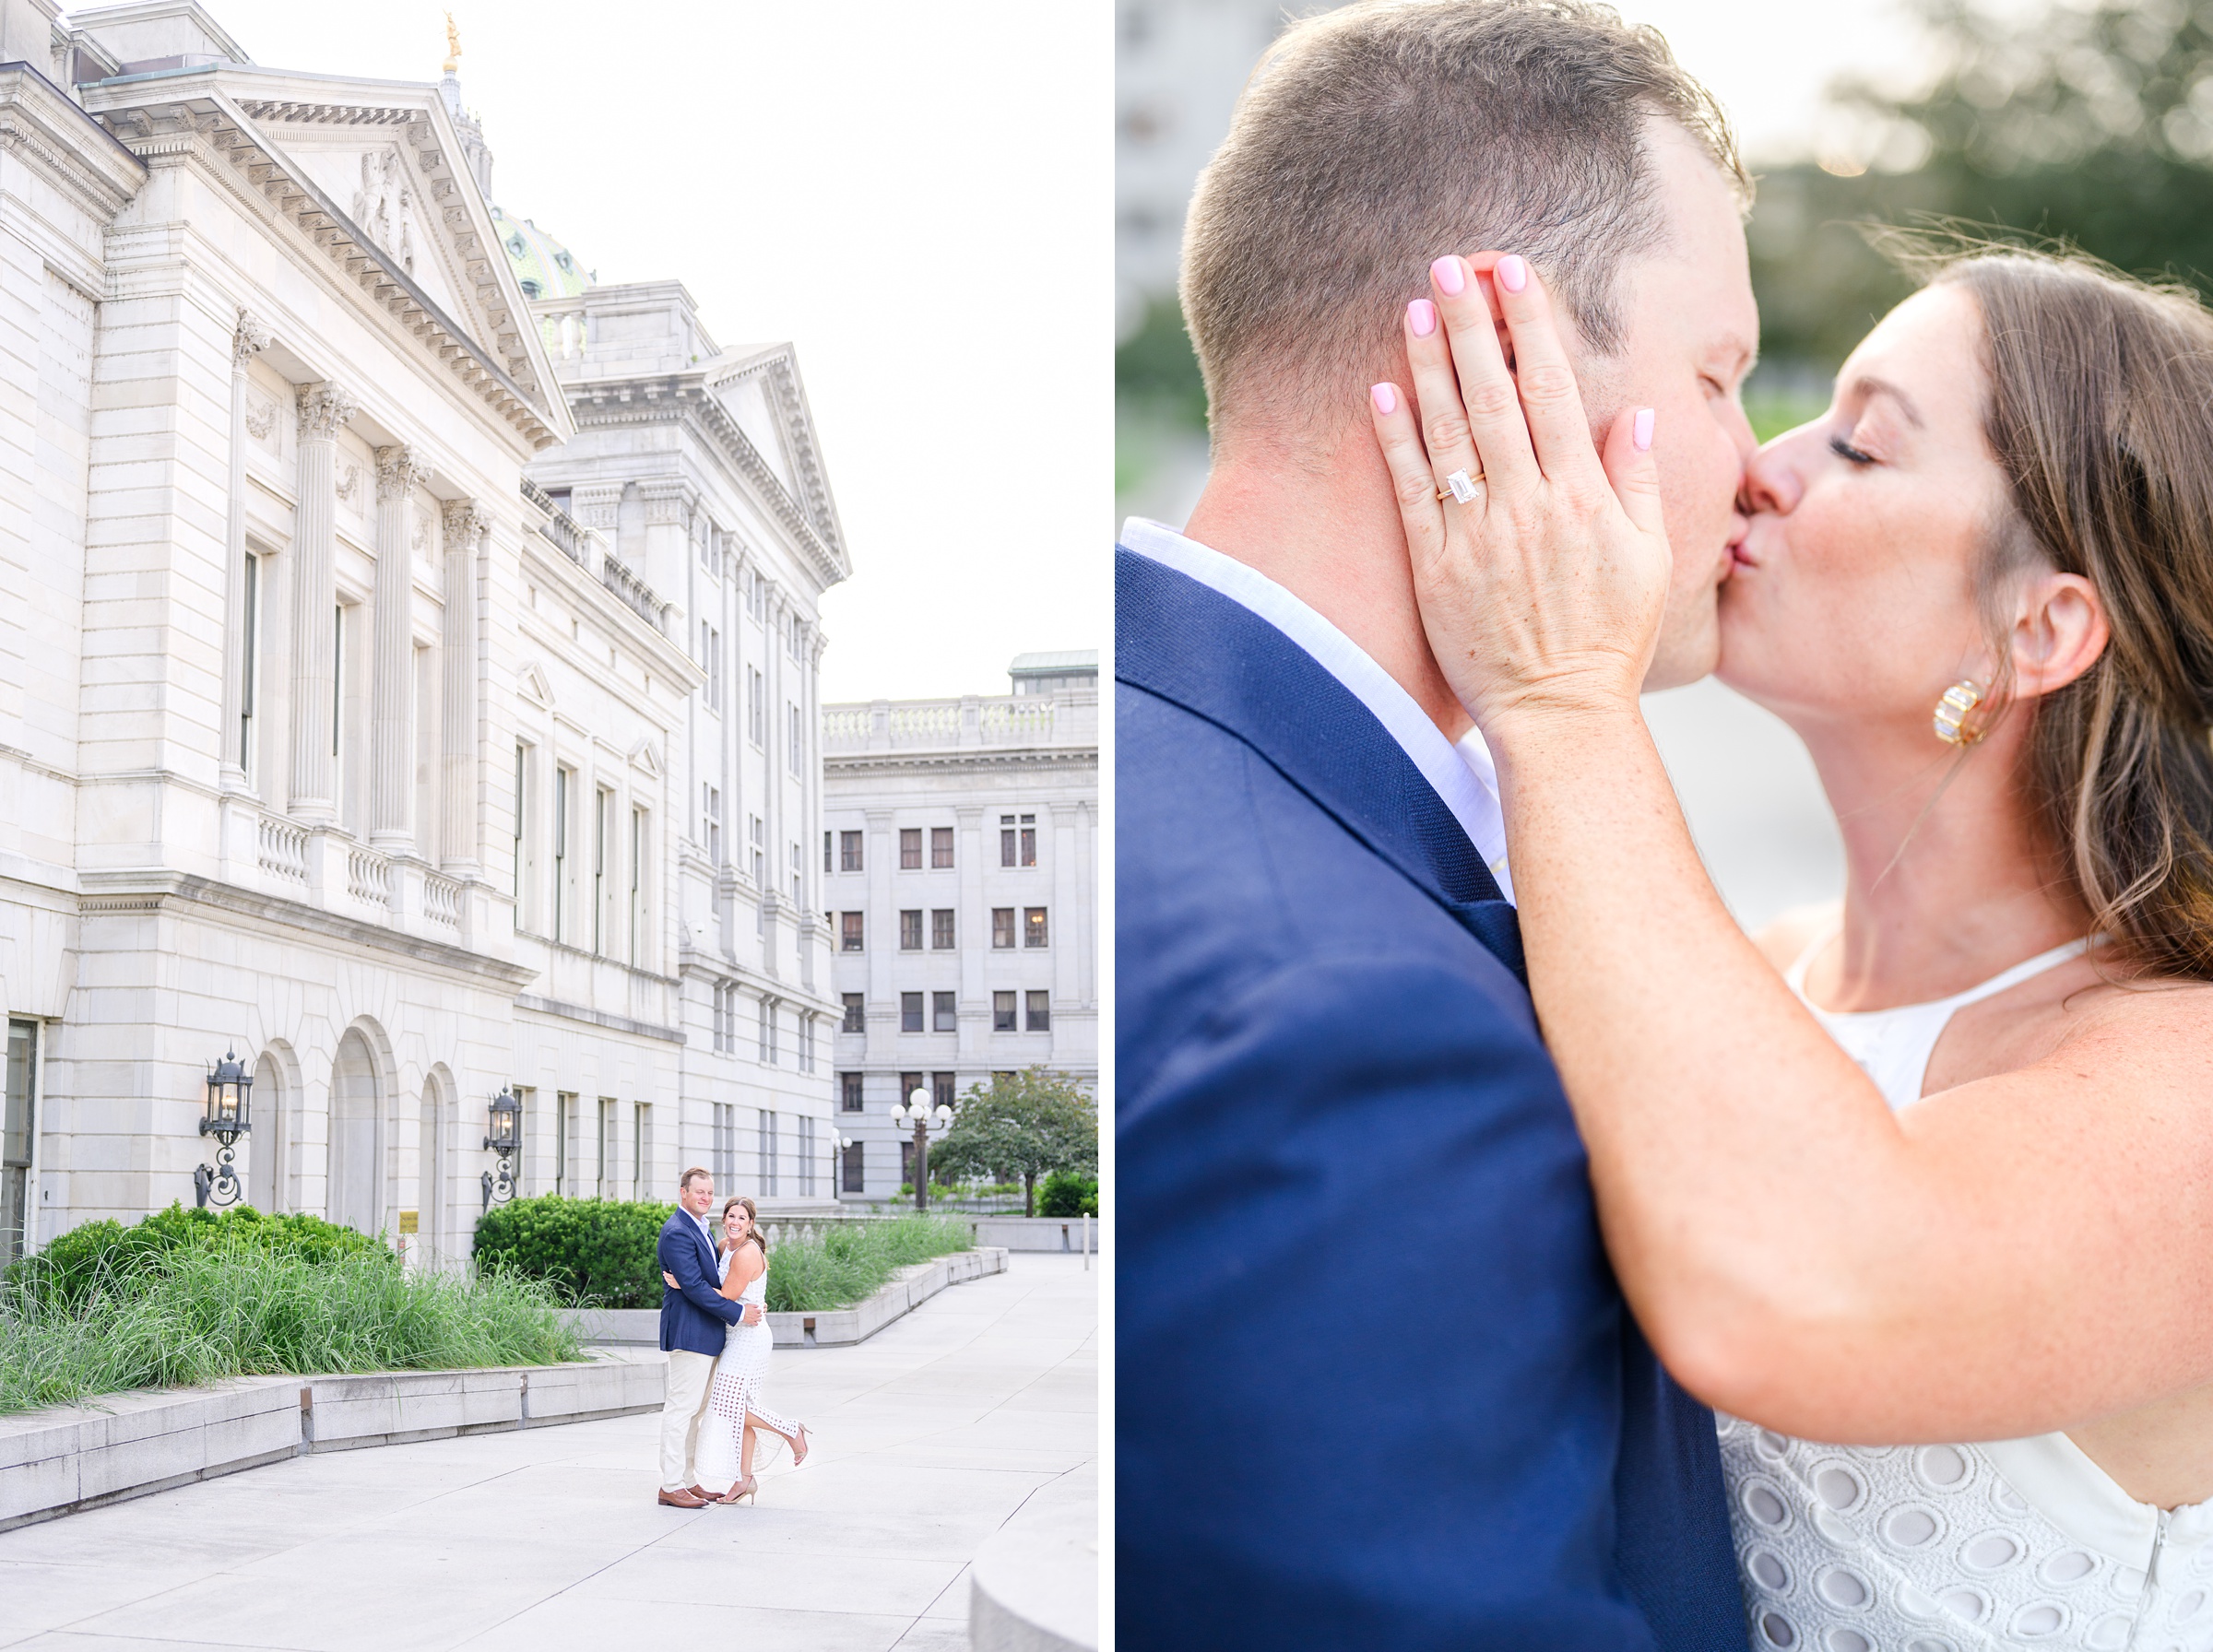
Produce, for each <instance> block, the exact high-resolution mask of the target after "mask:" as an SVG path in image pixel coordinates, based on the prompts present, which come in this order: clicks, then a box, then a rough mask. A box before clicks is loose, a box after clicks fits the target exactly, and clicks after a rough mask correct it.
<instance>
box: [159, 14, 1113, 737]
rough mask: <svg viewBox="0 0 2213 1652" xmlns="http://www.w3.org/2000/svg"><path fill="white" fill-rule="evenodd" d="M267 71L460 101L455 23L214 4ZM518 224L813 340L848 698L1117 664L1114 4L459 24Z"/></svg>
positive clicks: (717, 313)
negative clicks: (1108, 549)
mask: <svg viewBox="0 0 2213 1652" xmlns="http://www.w3.org/2000/svg"><path fill="white" fill-rule="evenodd" d="M203 4H205V5H206V6H207V10H208V12H209V14H210V15H211V16H212V17H214V18H215V19H216V20H217V21H218V22H219V23H220V24H221V25H222V26H223V27H224V28H225V29H229V30H230V31H231V35H232V37H233V38H235V39H236V40H237V41H238V42H239V44H240V46H241V47H243V49H244V50H245V51H246V53H249V54H250V55H251V56H252V57H253V58H254V61H255V62H257V63H260V64H265V65H270V66H272V67H279V68H290V69H305V70H313V71H317V72H321V73H328V74H349V75H363V76H370V77H379V78H389V79H408V80H422V81H434V80H436V79H437V78H438V77H439V72H440V64H441V63H442V61H443V60H444V55H445V24H444V9H443V7H441V6H434V5H429V4H424V3H422V0H385V4H382V5H378V6H330V5H324V4H303V3H302V0H203ZM453 9H454V13H455V18H456V21H457V22H458V24H459V25H460V29H461V45H462V57H461V67H460V80H461V89H462V98H463V101H464V102H465V103H467V105H468V106H469V108H471V109H472V110H473V111H474V112H476V113H477V114H478V115H479V117H480V118H481V119H482V121H483V123H484V135H485V138H486V140H487V142H489V143H490V145H491V151H492V156H493V171H492V185H493V193H494V194H495V195H497V196H498V198H499V204H500V206H501V207H503V209H504V210H506V211H507V212H509V213H511V214H513V215H515V216H516V217H521V218H535V219H536V220H537V221H538V224H539V225H540V226H541V227H542V228H544V229H545V230H547V232H548V233H550V234H551V235H553V236H555V237H557V238H558V239H559V240H561V241H562V242H563V243H564V244H566V245H567V246H568V247H569V248H570V249H571V251H573V252H574V254H576V255H577V257H578V258H579V259H581V260H582V261H583V263H584V265H585V266H586V267H587V268H593V269H597V270H598V274H599V278H600V279H601V280H602V281H626V280H652V279H662V278H667V277H675V278H677V279H680V280H681V281H682V282H683V283H684V285H685V286H686V287H687V288H689V289H691V292H692V296H693V297H694V298H695V299H696V300H697V301H699V305H700V309H701V312H702V314H703V317H704V321H705V323H706V325H707V328H708V330H709V331H710V332H711V333H712V334H713V335H714V336H715V338H716V342H717V343H719V344H721V345H722V346H723V347H724V348H733V347H735V346H738V345H741V344H746V343H751V342H762V341H767V340H772V339H789V340H791V341H792V342H793V343H794V344H795V345H796V346H797V347H798V350H799V371H800V373H801V375H802V377H803V378H804V379H805V381H806V385H807V395H808V400H809V403H810V405H811V407H812V409H813V413H814V418H815V423H816V428H817V431H818V433H819V435H820V437H821V441H822V451H823V458H824V464H825V467H826V470H827V474H828V477H829V480H830V486H831V489H832V491H833V492H834V494H835V496H836V499H837V507H838V513H839V517H840V519H841V520H842V522H843V524H844V525H845V532H846V548H847V549H848V550H849V552H850V553H851V557H852V561H853V569H854V572H853V577H852V578H851V579H850V580H849V581H847V582H846V584H842V585H839V586H835V587H834V588H833V589H832V590H831V591H830V593H829V594H828V596H826V597H825V598H824V599H823V603H822V619H823V625H824V628H825V629H826V630H827V631H828V632H829V635H830V643H831V646H830V650H829V653H828V654H827V655H826V656H825V657H824V659H823V662H822V674H823V694H824V698H825V699H829V700H844V699H868V698H870V697H872V696H875V695H880V694H881V695H889V696H893V697H895V698H911V697H922V696H931V695H953V694H961V693H984V694H994V693H1005V692H1006V691H1007V679H1006V666H1007V662H1008V661H1009V660H1010V659H1011V658H1012V657H1013V656H1014V655H1016V654H1020V653H1024V652H1026V651H1029V650H1033V649H1057V648H1101V649H1103V648H1104V647H1105V646H1106V645H1107V631H1108V629H1109V624H1108V618H1107V616H1108V612H1109V604H1108V598H1107V581H1106V575H1107V558H1106V556H1105V555H1104V554H1102V553H1101V551H1100V548H1099V546H1098V543H1097V539H1098V532H1097V525H1098V524H1099V523H1100V522H1101V521H1102V520H1104V519H1105V518H1106V517H1107V514H1108V512H1109V509H1110V500H1109V496H1110V493H1111V490H1112V482H1113V478H1112V476H1111V473H1110V466H1109V463H1108V455H1109V454H1110V453H1111V451H1112V446H1113V415H1112V400H1113V379H1112V374H1113V364H1112V348H1113V338H1112V332H1113V323H1112V308H1113V298H1112V262H1113V261H1112V257H1111V246H1112V236H1113V221H1112V213H1111V210H1110V208H1109V206H1108V200H1109V195H1110V185H1111V181H1112V175H1113V164H1114V162H1113V152H1112V146H1113V108H1112V92H1113V51H1114V40H1113V17H1112V8H1111V6H1109V5H1108V4H1107V0H940V3H939V4H934V5H930V6H915V5H911V4H893V3H892V0H841V3H840V4H836V5H820V4H795V3H793V0H650V3H647V0H640V3H639V4H635V5H633V6H608V5H605V4H594V5H589V6H586V5H577V4H565V3H563V0H531V3H530V4H527V5H525V4H521V3H520V0H458V3H457V4H456V5H455V6H454V8H453Z"/></svg>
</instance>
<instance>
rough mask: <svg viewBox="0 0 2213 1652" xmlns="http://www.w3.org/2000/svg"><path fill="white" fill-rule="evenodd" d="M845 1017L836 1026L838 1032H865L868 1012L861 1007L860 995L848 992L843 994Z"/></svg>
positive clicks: (867, 1026) (867, 1027) (867, 1023)
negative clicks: (837, 1026) (839, 1024)
mask: <svg viewBox="0 0 2213 1652" xmlns="http://www.w3.org/2000/svg"><path fill="white" fill-rule="evenodd" d="M843 997H844V999H845V1006H846V1019H845V1022H844V1024H843V1025H841V1026H840V1027H839V1028H838V1031H839V1032H867V1031H868V1030H869V1022H868V1013H867V1011H866V1010H865V1009H862V1008H861V995H860V994H858V993H857V992H849V993H846V994H844V995H843Z"/></svg>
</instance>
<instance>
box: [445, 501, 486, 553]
mask: <svg viewBox="0 0 2213 1652" xmlns="http://www.w3.org/2000/svg"><path fill="white" fill-rule="evenodd" d="M443 514H444V518H445V537H446V539H447V541H448V543H449V545H450V544H451V542H452V541H454V540H456V539H464V540H469V539H474V538H476V537H477V536H478V535H479V534H481V533H483V532H484V531H485V530H486V529H487V528H489V527H491V517H490V515H489V514H488V513H486V512H485V509H484V507H483V506H482V505H480V504H479V503H478V502H477V501H475V500H473V499H449V500H447V501H445V503H444V510H443Z"/></svg>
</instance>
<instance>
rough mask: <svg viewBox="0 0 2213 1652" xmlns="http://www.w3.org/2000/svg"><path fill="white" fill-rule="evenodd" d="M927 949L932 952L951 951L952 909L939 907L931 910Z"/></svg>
mask: <svg viewBox="0 0 2213 1652" xmlns="http://www.w3.org/2000/svg"><path fill="white" fill-rule="evenodd" d="M929 947H930V950H931V951H933V952H950V951H952V950H953V908H952V907H950V906H939V907H933V908H932V909H931V911H930V914H929Z"/></svg>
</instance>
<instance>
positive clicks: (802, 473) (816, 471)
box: [704, 344, 852, 578]
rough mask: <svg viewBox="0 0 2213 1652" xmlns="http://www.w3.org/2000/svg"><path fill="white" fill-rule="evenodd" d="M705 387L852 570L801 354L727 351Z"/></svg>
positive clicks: (842, 571) (843, 567)
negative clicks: (825, 468) (824, 464)
mask: <svg viewBox="0 0 2213 1652" xmlns="http://www.w3.org/2000/svg"><path fill="white" fill-rule="evenodd" d="M704 388H705V389H706V391H707V392H708V394H709V395H711V396H712V397H713V398H714V400H715V401H716V404H717V405H718V406H719V407H721V409H722V411H723V412H724V414H725V415H726V416H727V417H728V419H730V421H731V422H732V423H733V424H735V425H736V426H737V427H738V429H739V430H740V431H742V432H743V433H744V434H745V436H746V437H747V439H748V440H749V442H751V443H752V445H753V446H754V447H755V449H756V450H758V451H759V452H760V453H761V455H762V458H763V462H764V463H765V464H767V466H768V467H769V469H770V471H771V473H772V474H773V475H774V476H775V479H776V482H777V485H778V486H779V487H781V488H782V489H783V490H784V491H785V493H786V495H787V497H788V498H790V499H791V500H792V501H793V502H794V503H795V504H796V505H797V506H798V507H799V510H800V511H801V512H802V513H804V514H805V516H806V518H807V521H808V524H809V525H810V526H811V527H812V528H813V529H814V531H815V533H816V534H817V535H818V536H820V537H821V538H822V543H823V545H824V547H825V548H826V549H828V550H829V552H830V554H831V555H832V557H833V558H834V559H835V561H836V564H837V570H838V574H837V577H839V578H843V577H845V576H846V574H848V573H850V572H852V565H851V563H850V562H849V561H848V560H847V559H846V543H845V531H844V529H843V528H842V527H841V526H840V525H839V524H838V520H837V502H836V501H835V500H834V499H833V498H832V497H831V493H830V483H829V478H828V477H827V476H826V474H825V473H824V471H823V467H822V447H821V445H820V443H818V442H817V440H816V438H815V431H814V415H813V413H812V412H811V410H810V409H809V408H808V406H807V386H806V384H805V383H804V382H803V381H802V380H801V379H800V377H799V356H798V354H797V352H796V351H794V350H793V348H792V347H791V346H790V345H788V344H764V345H749V346H745V347H743V348H739V349H734V350H725V351H723V353H722V354H721V355H720V356H718V357H717V358H716V360H713V361H710V362H708V363H707V364H706V372H705V377H704Z"/></svg>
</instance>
